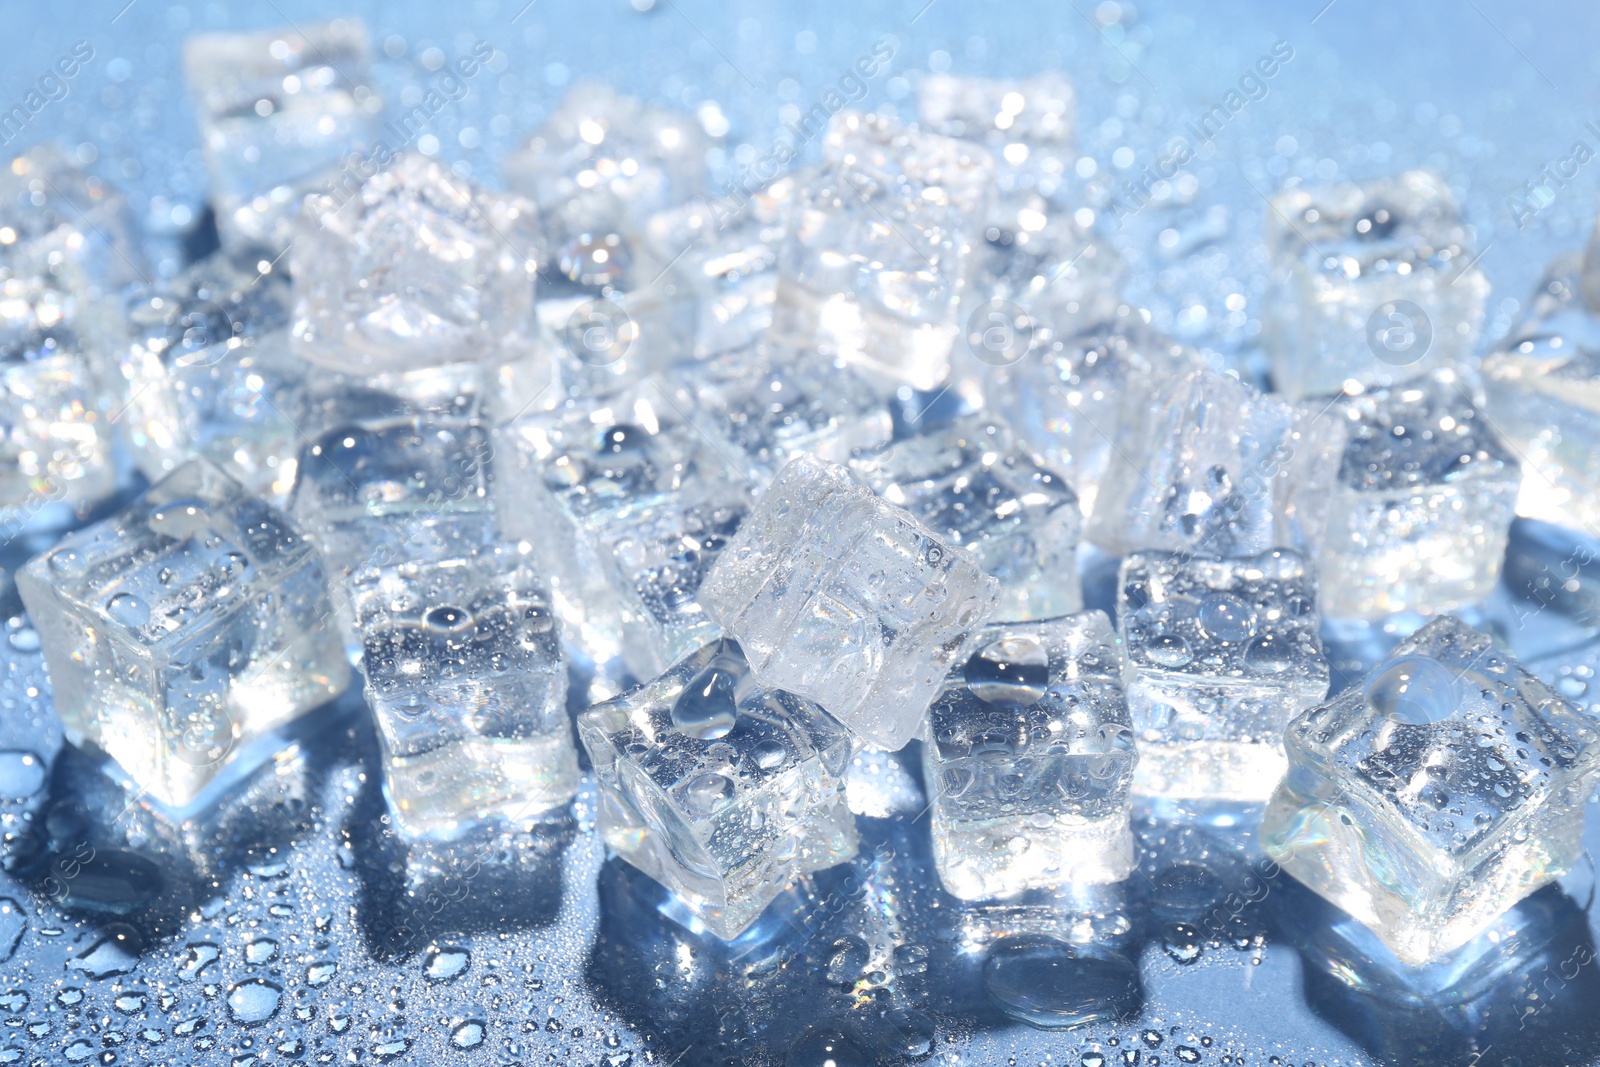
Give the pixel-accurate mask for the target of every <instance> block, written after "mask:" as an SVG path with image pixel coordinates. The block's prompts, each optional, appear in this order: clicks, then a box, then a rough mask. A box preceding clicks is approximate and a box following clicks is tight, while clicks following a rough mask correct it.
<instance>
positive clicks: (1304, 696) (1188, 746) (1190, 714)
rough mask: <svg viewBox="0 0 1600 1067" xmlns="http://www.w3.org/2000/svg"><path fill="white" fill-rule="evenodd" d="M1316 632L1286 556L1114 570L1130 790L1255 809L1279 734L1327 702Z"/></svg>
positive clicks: (1280, 760)
mask: <svg viewBox="0 0 1600 1067" xmlns="http://www.w3.org/2000/svg"><path fill="white" fill-rule="evenodd" d="M1318 622H1319V618H1318V613H1317V583H1316V577H1315V574H1314V573H1313V571H1312V570H1311V568H1310V567H1309V566H1308V565H1307V563H1306V561H1305V559H1304V557H1302V556H1300V555H1299V554H1298V553H1295V552H1292V551H1287V550H1274V551H1271V552H1265V553H1262V554H1261V555H1258V556H1254V557H1248V558H1241V559H1227V560H1223V559H1205V558H1198V557H1194V556H1188V555H1161V554H1156V553H1143V552H1139V553H1135V554H1133V555H1131V556H1128V557H1127V558H1126V559H1125V560H1123V563H1122V572H1121V575H1120V577H1119V581H1118V590H1117V625H1118V629H1119V631H1120V633H1121V635H1122V642H1123V655H1124V656H1125V657H1126V660H1127V670H1126V675H1125V677H1124V682H1125V688H1126V690H1127V694H1128V711H1129V714H1131V715H1132V716H1133V729H1134V734H1135V737H1136V739H1137V741H1138V745H1139V770H1138V774H1137V777H1136V780H1135V783H1134V790H1135V792H1137V793H1140V794H1141V795H1144V796H1150V797H1184V798H1195V799H1201V800H1219V801H1242V802H1257V801H1263V800H1265V799H1266V798H1267V797H1268V796H1269V795H1270V794H1271V792H1272V789H1273V787H1274V786H1276V785H1277V784H1278V779H1279V778H1280V777H1282V775H1283V769H1284V756H1283V744H1282V741H1281V738H1282V735H1283V728H1284V726H1286V725H1287V724H1288V722H1289V720H1290V719H1292V718H1294V716H1296V715H1298V714H1299V713H1300V712H1301V711H1303V710H1305V709H1306V708H1308V707H1310V706H1311V705H1313V704H1315V703H1317V702H1318V701H1320V700H1322V699H1323V698H1324V697H1325V696H1327V694H1328V661H1327V660H1326V659H1325V658H1324V657H1323V654H1322V644H1321V642H1320V641H1319V639H1318V635H1317V631H1318Z"/></svg>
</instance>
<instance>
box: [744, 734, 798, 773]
mask: <svg viewBox="0 0 1600 1067" xmlns="http://www.w3.org/2000/svg"><path fill="white" fill-rule="evenodd" d="M750 758H751V759H753V760H755V762H756V766H757V767H760V768H761V769H762V770H764V771H775V770H777V769H778V768H779V767H782V766H783V764H784V761H785V760H787V759H788V758H789V750H788V749H786V748H784V747H783V742H782V741H777V740H774V739H773V738H770V737H769V738H767V739H766V740H764V741H759V742H757V743H756V745H755V747H754V748H752V749H751V750H750Z"/></svg>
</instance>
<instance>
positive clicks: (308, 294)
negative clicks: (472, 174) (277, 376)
mask: <svg viewBox="0 0 1600 1067" xmlns="http://www.w3.org/2000/svg"><path fill="white" fill-rule="evenodd" d="M293 232H294V245H293V247H292V249H291V252H290V257H289V258H290V260H291V263H292V265H291V267H290V274H291V276H292V277H293V278H294V296H295V312H294V318H295V321H294V327H293V345H294V351H295V352H296V354H297V355H299V356H300V357H301V358H302V359H304V360H306V361H308V362H310V363H314V364H318V365H320V366H323V367H326V368H328V369H330V370H334V371H339V372H341V373H345V374H353V375H362V374H367V375H371V374H380V373H384V372H403V371H411V370H418V369H421V368H425V367H434V366H438V365H440V364H446V363H464V362H481V363H494V362H496V361H497V360H500V359H504V358H508V357H509V356H510V355H511V354H513V353H514V352H516V351H518V350H519V349H520V348H522V347H525V346H526V345H527V344H528V342H529V338H530V336H531V334H532V332H533V322H534V320H533V293H534V276H535V274H536V271H537V264H538V245H539V241H538V234H537V230H536V228H535V220H534V210H533V206H532V205H531V204H530V203H529V202H528V201H526V200H524V199H522V198H521V197H515V196H507V195H505V194H502V193H490V192H486V191H484V190H481V189H478V188H476V187H474V186H472V185H471V184H469V183H468V182H467V181H466V180H465V179H463V178H458V177H456V176H455V175H454V174H452V173H451V172H450V170H449V168H448V167H446V166H445V165H444V164H442V163H439V162H437V161H435V160H432V159H429V158H428V157H427V156H423V155H420V154H417V153H411V152H407V153H404V154H401V155H399V156H396V157H395V158H394V160H393V162H392V163H391V164H390V165H389V166H388V167H387V168H385V169H383V170H380V171H379V172H378V173H376V174H374V175H373V176H372V177H370V178H368V179H367V180H366V181H365V182H364V183H362V184H361V186H360V187H359V188H358V189H356V190H355V191H354V192H350V193H346V192H345V191H343V190H340V191H336V192H333V193H327V194H321V193H319V194H315V195H312V196H308V197H307V198H306V201H305V205H304V207H303V208H302V210H301V211H300V212H299V213H298V214H297V215H296V216H295V217H294V229H293Z"/></svg>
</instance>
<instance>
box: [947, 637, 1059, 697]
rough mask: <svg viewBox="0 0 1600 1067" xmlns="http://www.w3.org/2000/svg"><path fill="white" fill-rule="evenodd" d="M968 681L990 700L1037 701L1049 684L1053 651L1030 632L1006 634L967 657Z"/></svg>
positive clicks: (979, 694) (975, 690)
mask: <svg viewBox="0 0 1600 1067" xmlns="http://www.w3.org/2000/svg"><path fill="white" fill-rule="evenodd" d="M966 681H967V689H968V690H969V691H970V692H971V693H972V694H973V695H974V696H976V697H977V698H978V699H980V700H984V701H987V702H988V703H990V704H1016V705H1022V706H1027V705H1029V704H1037V703H1038V702H1039V701H1041V700H1043V699H1044V695H1045V692H1046V691H1047V690H1048V689H1049V687H1050V654H1049V653H1048V652H1046V651H1045V648H1044V646H1043V645H1041V644H1040V643H1039V641H1038V639H1037V638H1035V637H1032V636H1031V635H1027V634H1019V635H1015V636H1011V637H1004V638H1001V639H1000V640H998V641H995V642H993V643H991V644H990V645H988V646H987V647H986V648H984V649H982V650H981V651H979V652H978V653H977V654H976V655H974V656H973V657H972V658H971V659H969V660H967V668H966Z"/></svg>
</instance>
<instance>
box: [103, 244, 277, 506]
mask: <svg viewBox="0 0 1600 1067" xmlns="http://www.w3.org/2000/svg"><path fill="white" fill-rule="evenodd" d="M291 305H292V299H291V295H290V289H289V280H288V278H287V277H285V276H284V273H283V272H282V271H281V270H276V269H274V268H273V266H272V264H271V262H270V260H269V259H268V258H267V257H265V256H261V255H242V256H238V257H229V256H227V255H226V254H219V255H215V256H211V257H210V258H208V259H204V260H202V261H200V262H199V263H197V264H195V265H194V266H193V267H190V268H189V269H188V270H187V271H185V272H184V273H183V274H181V275H179V276H178V277H177V278H175V279H172V280H171V281H168V282H163V283H158V284H156V285H152V286H147V287H144V288H143V289H141V290H140V291H138V292H136V293H134V294H132V295H131V296H130V297H129V299H128V302H127V312H128V313H127V327H126V331H125V336H126V339H125V340H124V341H123V342H122V343H121V344H119V345H117V346H116V347H115V348H114V349H112V350H111V351H110V352H108V354H107V359H106V363H107V367H106V369H105V374H106V376H107V377H108V378H110V379H112V380H114V381H117V382H120V383H121V396H122V397H123V398H125V399H124V400H123V401H122V404H121V407H120V412H119V415H118V421H119V423H120V424H121V425H122V426H123V427H124V432H125V433H126V435H127V438H128V442H129V444H130V445H131V446H132V449H133V454H134V458H135V460H136V461H137V463H138V464H139V468H140V470H142V471H143V472H144V473H145V474H146V475H147V476H148V477H151V478H160V477H162V476H163V475H164V474H166V473H167V472H168V471H171V470H173V469H174V468H176V467H177V466H178V465H179V464H180V463H182V462H184V461H185V460H186V459H188V458H189V457H190V456H194V455H200V456H204V457H205V458H206V459H209V460H210V461H212V462H213V463H215V464H217V465H218V466H219V467H221V468H222V469H223V470H224V471H226V472H227V473H228V474H229V475H231V476H232V477H234V478H236V479H237V480H238V481H239V482H240V483H241V484H243V485H244V487H245V488H246V489H248V490H250V491H251V492H253V493H258V494H260V495H262V496H264V497H266V498H267V499H269V500H272V501H274V502H282V501H284V500H286V499H287V498H288V494H289V490H290V488H292V487H293V485H294V477H295V458H296V456H297V454H298V453H299V451H300V441H301V437H300V435H301V433H302V432H303V429H304V428H305V426H306V401H305V390H304V382H303V378H304V375H303V370H304V365H303V364H302V363H300V361H299V360H297V359H295V358H294V356H293V355H292V354H291V353H290V351H289V319H290V308H291Z"/></svg>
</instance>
